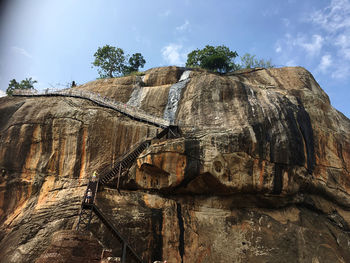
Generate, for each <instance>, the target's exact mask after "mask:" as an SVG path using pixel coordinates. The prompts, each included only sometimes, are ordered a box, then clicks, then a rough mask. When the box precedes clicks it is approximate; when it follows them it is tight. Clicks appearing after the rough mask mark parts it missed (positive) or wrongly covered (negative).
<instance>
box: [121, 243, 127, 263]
mask: <svg viewBox="0 0 350 263" xmlns="http://www.w3.org/2000/svg"><path fill="white" fill-rule="evenodd" d="M125 260H126V243H125V242H123V253H122V263H125Z"/></svg>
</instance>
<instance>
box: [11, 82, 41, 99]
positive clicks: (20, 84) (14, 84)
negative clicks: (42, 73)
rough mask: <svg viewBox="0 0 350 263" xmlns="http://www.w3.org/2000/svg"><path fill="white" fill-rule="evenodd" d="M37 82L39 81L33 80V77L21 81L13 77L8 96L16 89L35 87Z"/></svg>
mask: <svg viewBox="0 0 350 263" xmlns="http://www.w3.org/2000/svg"><path fill="white" fill-rule="evenodd" d="M35 83H37V81H36V80H33V79H32V78H26V79H24V80H22V81H21V82H17V81H16V80H15V79H12V80H10V83H9V86H8V88H7V90H6V94H7V95H8V96H11V95H12V94H13V91H14V90H15V89H22V90H27V89H34V84H35Z"/></svg>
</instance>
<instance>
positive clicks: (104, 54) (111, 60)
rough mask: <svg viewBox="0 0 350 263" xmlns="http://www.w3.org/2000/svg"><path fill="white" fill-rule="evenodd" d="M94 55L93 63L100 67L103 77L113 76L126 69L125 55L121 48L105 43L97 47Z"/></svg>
mask: <svg viewBox="0 0 350 263" xmlns="http://www.w3.org/2000/svg"><path fill="white" fill-rule="evenodd" d="M94 57H95V60H94V62H92V64H93V65H94V66H95V67H98V70H97V71H98V73H99V74H100V77H101V78H113V77H115V76H118V75H119V74H120V73H122V72H123V71H124V67H125V55H124V50H122V49H121V48H116V47H112V46H109V45H105V46H103V47H99V48H98V49H97V51H96V52H95V54H94Z"/></svg>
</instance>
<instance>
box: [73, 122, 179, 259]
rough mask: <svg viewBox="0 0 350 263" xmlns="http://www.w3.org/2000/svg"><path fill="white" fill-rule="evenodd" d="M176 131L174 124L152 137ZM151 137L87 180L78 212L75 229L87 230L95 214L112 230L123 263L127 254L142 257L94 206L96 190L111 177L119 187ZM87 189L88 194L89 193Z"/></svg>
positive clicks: (150, 140) (156, 137)
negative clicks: (95, 178) (97, 175)
mask: <svg viewBox="0 0 350 263" xmlns="http://www.w3.org/2000/svg"><path fill="white" fill-rule="evenodd" d="M176 132H178V129H177V127H176V126H170V127H167V128H165V129H163V130H162V132H161V133H159V134H157V135H156V136H155V137H154V138H153V139H160V138H162V137H164V136H168V137H174V136H175V133H176ZM151 142H152V139H145V140H144V141H142V142H141V143H139V144H137V145H135V146H134V147H132V148H131V149H130V150H129V151H127V152H126V153H125V154H123V155H122V156H121V157H120V158H118V160H117V161H116V162H115V163H114V165H113V166H112V167H110V166H107V167H104V168H102V169H101V170H100V174H101V176H100V179H99V180H95V181H93V180H89V182H88V185H87V188H86V191H85V194H84V198H83V201H82V204H81V210H80V214H79V221H78V225H77V230H81V231H84V230H89V226H90V223H91V220H92V216H93V214H95V215H96V216H97V217H98V218H99V219H100V220H101V221H102V223H103V224H104V225H105V226H106V227H107V228H108V229H109V230H110V231H111V232H112V234H113V235H114V236H115V237H116V238H117V239H118V240H119V241H120V242H121V244H122V246H123V249H122V257H121V262H122V263H125V262H126V261H125V260H126V256H127V254H129V255H131V257H132V258H133V259H134V260H136V262H142V259H141V258H140V257H139V256H138V255H137V254H136V252H135V251H134V250H133V249H132V248H131V247H130V245H129V244H128V243H127V241H126V239H125V238H124V237H123V236H122V235H121V234H120V233H119V231H118V230H117V228H116V227H115V226H114V225H113V224H112V223H111V222H110V220H108V218H107V217H106V216H105V215H104V214H103V213H102V211H101V210H100V209H99V208H98V207H97V206H96V204H95V199H96V194H97V191H98V186H99V185H104V184H106V183H108V182H109V181H110V180H112V179H113V178H118V183H117V187H119V181H120V177H121V174H122V173H123V172H124V171H125V170H127V169H129V168H130V166H131V165H132V164H133V163H134V162H135V160H136V159H137V157H138V156H139V155H140V154H141V152H143V151H144V150H145V149H146V148H147V147H149V146H150V145H151ZM89 191H91V192H90V194H89Z"/></svg>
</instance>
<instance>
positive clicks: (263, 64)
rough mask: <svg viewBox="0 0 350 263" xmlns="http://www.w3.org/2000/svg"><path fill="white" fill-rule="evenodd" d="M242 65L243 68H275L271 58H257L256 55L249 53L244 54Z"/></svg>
mask: <svg viewBox="0 0 350 263" xmlns="http://www.w3.org/2000/svg"><path fill="white" fill-rule="evenodd" d="M241 66H242V68H259V67H260V68H273V67H274V65H273V64H272V61H271V59H269V60H264V59H257V58H256V56H255V55H251V54H249V53H246V54H244V55H243V56H242V57H241Z"/></svg>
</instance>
